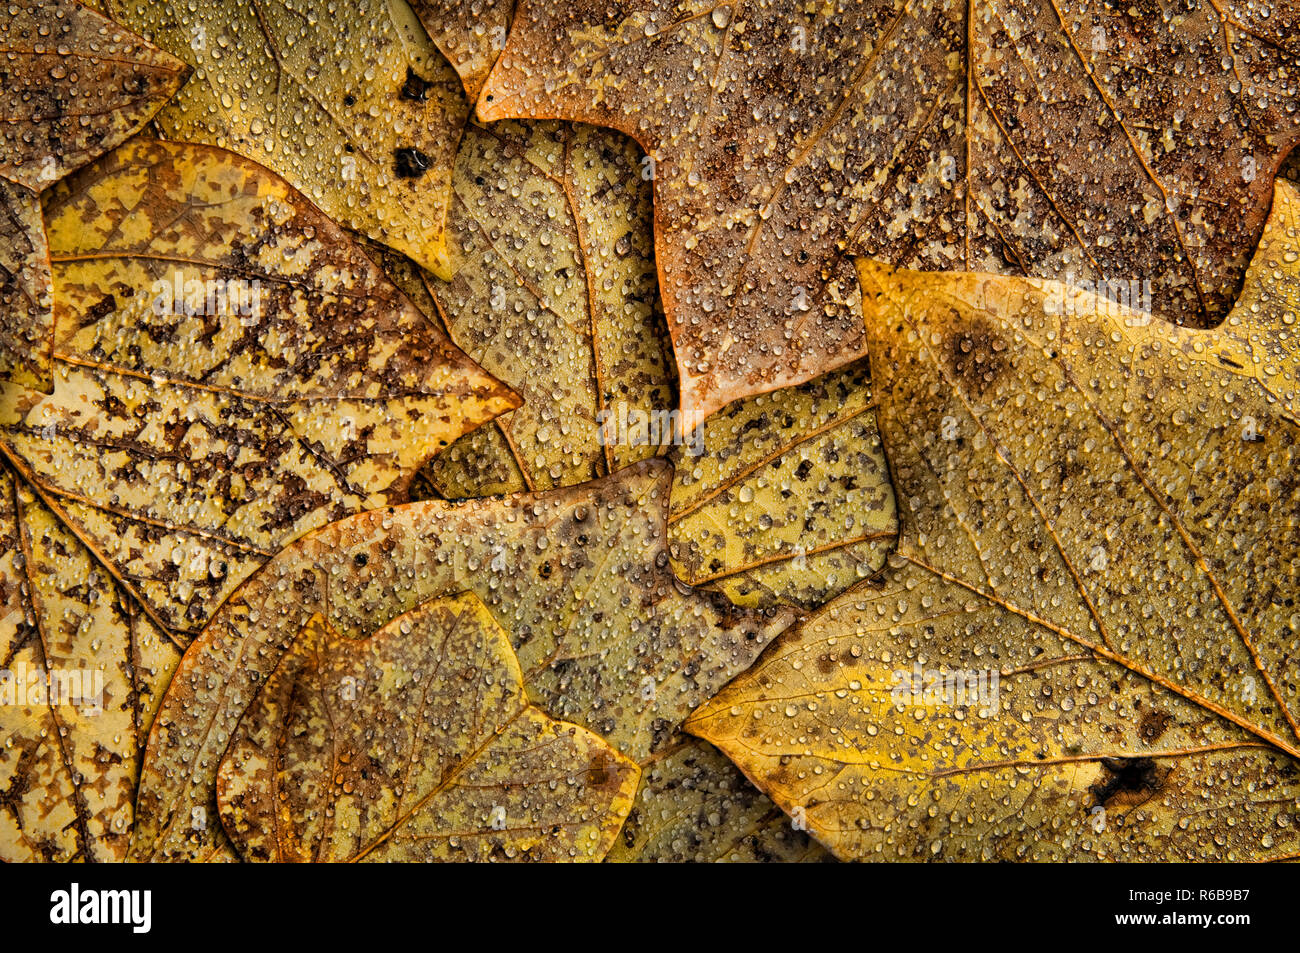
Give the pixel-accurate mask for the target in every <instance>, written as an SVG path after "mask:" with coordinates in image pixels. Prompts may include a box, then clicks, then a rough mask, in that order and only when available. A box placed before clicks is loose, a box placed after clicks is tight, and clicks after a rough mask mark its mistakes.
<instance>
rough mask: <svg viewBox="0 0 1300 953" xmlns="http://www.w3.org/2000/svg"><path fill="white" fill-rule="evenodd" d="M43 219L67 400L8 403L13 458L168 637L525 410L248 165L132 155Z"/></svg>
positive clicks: (67, 194) (143, 150) (119, 154)
mask: <svg viewBox="0 0 1300 953" xmlns="http://www.w3.org/2000/svg"><path fill="white" fill-rule="evenodd" d="M45 213H46V219H47V222H48V225H49V234H50V241H51V251H52V256H53V261H54V282H55V288H56V314H57V319H58V320H57V328H56V348H55V364H56V368H57V374H56V388H55V391H54V393H53V395H51V396H49V397H41V396H40V395H36V394H33V393H31V392H29V391H25V390H23V389H21V388H17V387H10V388H7V389H4V390H3V391H0V452H3V454H4V455H5V457H6V458H7V459H8V460H9V462H10V463H11V465H12V466H13V467H14V468H15V469H16V470H17V471H18V473H19V474H21V476H22V477H23V479H24V480H25V481H26V482H27V483H28V484H30V485H31V486H32V487H33V488H34V489H35V490H36V491H37V492H38V493H39V495H40V496H41V497H42V499H43V500H44V502H45V503H46V505H47V506H49V507H50V509H51V510H52V511H53V512H54V513H55V514H56V515H57V516H58V517H59V518H60V519H61V520H63V521H64V522H65V523H67V525H68V526H69V528H70V529H72V531H73V532H74V533H75V534H76V535H77V536H78V537H79V538H80V539H81V540H82V541H83V542H84V543H85V544H86V545H87V546H89V547H90V548H91V550H92V551H93V552H94V553H95V554H96V556H97V558H98V559H99V560H100V562H101V563H102V564H103V565H104V566H105V567H106V568H107V569H108V571H109V572H111V573H112V575H113V576H114V577H115V578H116V579H117V580H118V581H119V582H121V583H122V584H123V585H124V586H125V587H126V588H127V590H128V591H129V592H131V593H133V594H134V595H136V596H137V597H138V598H139V600H140V601H141V603H142V604H143V605H144V606H145V607H146V609H147V610H148V611H149V612H150V613H151V614H152V616H153V617H154V619H155V620H156V621H157V622H158V623H159V624H160V625H163V626H165V627H168V628H171V629H173V630H176V631H178V632H185V631H191V632H193V631H197V630H198V629H200V628H201V627H202V626H203V624H204V623H205V622H206V621H207V619H208V617H209V616H210V615H211V613H212V611H213V610H214V609H215V608H216V606H217V605H218V604H219V603H220V602H221V600H222V599H224V598H225V596H226V595H227V594H229V593H230V592H231V591H232V590H233V589H234V588H235V587H236V586H237V585H238V584H239V583H240V582H241V581H242V580H243V579H244V578H246V577H247V576H248V575H249V574H250V573H251V572H252V571H253V570H254V569H255V568H256V567H257V566H259V565H261V563H262V562H264V561H265V560H266V559H267V558H268V557H270V556H271V555H272V554H274V553H275V552H277V551H278V550H279V549H280V548H281V547H282V546H283V545H284V544H285V543H286V542H288V541H289V540H290V539H293V538H295V537H296V536H298V535H301V534H302V533H304V532H306V531H308V530H311V529H314V528H316V527H318V526H321V525H323V524H325V523H327V522H329V521H330V520H332V519H338V518H340V517H342V516H345V515H348V514H349V513H353V512H356V511H359V510H362V509H367V508H370V507H374V506H381V505H384V504H385V503H388V502H392V501H394V500H396V499H401V494H402V493H403V492H404V488H405V483H406V481H408V480H409V479H410V477H411V475H412V474H414V473H415V471H416V470H417V469H418V468H419V467H420V466H422V465H423V464H424V463H425V462H426V461H427V459H428V458H429V457H430V456H431V455H432V454H434V453H437V452H438V451H439V450H441V449H443V448H445V447H446V446H447V445H448V444H450V443H451V442H452V441H453V440H455V439H456V438H457V437H459V436H460V435H461V434H463V433H465V432H466V431H467V430H469V429H471V428H473V427H475V426H477V425H479V424H480V423H482V422H484V421H486V420H489V419H491V418H492V417H493V416H494V415H495V414H497V413H500V412H502V411H504V410H508V409H510V408H511V407H514V406H516V405H517V399H516V398H515V397H514V395H513V394H511V393H510V391H508V390H507V389H506V388H504V387H503V386H502V385H501V384H500V383H499V382H497V381H496V380H494V379H493V378H492V377H490V376H489V375H487V374H485V373H484V372H483V371H482V370H481V369H480V368H478V367H477V366H476V365H475V364H474V363H473V362H472V361H470V360H469V359H468V358H466V357H465V355H464V354H462V353H461V352H460V351H458V350H457V349H456V348H455V347H454V346H452V345H451V344H450V343H449V342H448V341H447V340H446V338H445V337H443V335H442V334H441V333H440V332H438V331H437V329H436V328H433V327H431V326H430V325H429V324H428V323H427V322H426V321H425V319H424V317H423V316H422V315H421V314H420V313H419V312H418V311H417V310H416V309H415V308H414V307H413V306H412V305H411V304H410V303H409V302H408V301H407V300H406V299H405V298H404V297H403V296H402V295H401V294H400V292H398V291H397V289H395V288H394V287H393V286H392V285H391V284H389V283H388V282H387V281H385V280H384V278H383V275H382V273H381V272H380V271H379V270H378V269H377V268H376V267H375V266H374V265H373V264H372V263H371V262H370V260H369V259H368V258H367V257H366V256H365V255H364V254H363V253H362V252H361V250H360V249H359V248H358V247H357V246H355V245H354V244H353V243H352V242H351V241H350V239H349V238H348V237H347V235H346V234H345V233H344V232H342V230H341V229H339V228H338V226H336V225H334V224H333V223H332V222H330V221H329V220H328V219H327V218H325V216H323V215H322V214H321V213H320V212H319V211H318V210H316V209H315V208H314V207H313V206H312V205H310V204H309V203H308V202H306V200H305V199H303V197H302V196H301V195H299V194H298V193H297V192H295V191H294V190H293V189H292V188H290V187H289V186H288V185H287V184H286V183H284V182H283V181H281V180H280V179H278V178H276V177H275V176H273V175H271V174H270V173H268V172H267V171H266V170H264V169H262V168H261V167H260V166H257V165H255V164H254V163H251V162H249V161H248V160H246V159H242V158H240V157H238V156H235V155H233V154H231V153H228V152H223V151H221V150H217V149H212V148H210V147H206V146H186V145H178V144H169V143H157V142H146V141H135V142H132V143H129V144H127V145H126V146H123V147H122V148H120V149H119V150H117V151H116V152H114V153H113V154H111V155H110V156H108V157H106V158H105V159H103V160H101V161H100V162H98V163H96V164H95V165H94V166H92V167H90V168H88V169H86V170H83V171H82V172H81V173H79V174H78V175H77V176H76V177H75V178H73V179H71V180H69V182H68V183H65V184H63V185H60V186H59V187H57V188H56V189H54V190H52V191H51V192H50V193H49V194H48V195H47V198H46V205H45Z"/></svg>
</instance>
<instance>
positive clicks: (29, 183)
mask: <svg viewBox="0 0 1300 953" xmlns="http://www.w3.org/2000/svg"><path fill="white" fill-rule="evenodd" d="M0 47H3V48H4V51H5V60H4V66H3V68H0V88H2V89H3V92H0V120H2V121H0V129H2V130H3V131H2V132H0V224H2V225H3V228H0V236H3V237H0V378H4V379H7V380H10V381H15V382H17V383H20V384H23V385H25V386H28V387H35V388H39V389H41V390H43V391H45V392H47V393H48V392H49V390H50V389H51V387H52V386H53V379H52V377H51V368H50V348H51V344H52V340H53V329H54V316H53V312H52V311H51V307H52V305H51V300H52V299H51V291H50V261H49V250H48V248H47V245H46V240H45V232H44V226H43V225H42V223H41V208H40V200H39V198H38V197H37V196H38V195H39V193H40V192H41V191H42V190H44V189H45V188H47V187H49V186H50V185H53V184H54V183H55V182H57V181H58V180H59V179H61V178H63V177H64V176H66V175H67V174H68V173H70V172H72V171H73V170H75V169H78V168H80V167H81V166H83V165H85V164H86V163H87V162H90V161H91V160H92V159H94V158H96V157H98V156H100V155H103V154H104V153H105V152H107V151H108V150H109V149H112V148H113V147H114V146H116V145H117V144H118V143H120V142H122V141H123V140H125V139H126V138H127V137H128V136H130V135H131V134H132V133H134V132H136V131H137V130H138V129H139V128H140V127H141V126H143V125H144V124H145V123H146V122H148V121H149V117H150V116H152V115H153V114H154V113H155V112H156V111H157V110H158V108H159V107H161V106H162V104H163V103H164V102H166V101H167V100H168V99H169V98H170V97H171V96H172V95H173V94H174V93H175V92H176V90H177V89H179V88H180V86H181V84H182V83H184V82H185V77H186V75H187V72H188V71H187V70H186V68H185V66H184V64H183V63H181V62H180V61H179V60H176V59H174V58H173V57H171V56H169V55H167V54H166V53H163V52H162V51H161V50H158V49H156V48H155V47H153V46H151V45H150V44H148V43H146V42H145V41H144V40H142V39H140V37H138V36H135V35H134V34H132V33H130V32H128V31H127V30H124V29H122V28H121V27H119V26H118V25H117V24H115V23H113V22H111V21H109V20H107V19H105V18H104V17H102V16H100V15H99V14H98V13H95V12H94V11H92V10H89V9H87V8H86V7H83V6H82V5H80V4H78V3H75V2H73V0H40V2H39V3H37V2H31V0H24V2H21V3H18V2H16V3H13V4H10V5H9V6H8V8H7V9H6V11H5V12H4V13H3V14H0Z"/></svg>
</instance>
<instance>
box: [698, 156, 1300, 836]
mask: <svg viewBox="0 0 1300 953" xmlns="http://www.w3.org/2000/svg"><path fill="white" fill-rule="evenodd" d="M859 267H860V274H861V278H862V282H863V298H864V301H866V302H867V303H868V304H867V309H868V316H869V318H868V323H867V331H868V336H869V338H870V341H871V354H872V364H873V368H874V371H875V374H876V377H877V380H878V382H879V386H880V388H881V390H880V393H881V394H882V395H883V401H882V407H881V414H880V420H881V430H882V434H883V436H884V442H885V447H886V450H887V453H888V456H889V459H890V464H891V468H892V471H893V472H894V474H895V475H896V478H897V488H898V495H899V500H900V501H901V504H900V515H901V518H902V523H903V527H902V536H901V539H900V544H899V558H898V560H897V565H896V566H895V567H894V568H893V569H891V571H890V572H889V573H887V574H886V576H885V578H884V579H883V580H882V581H881V582H880V583H879V585H878V587H877V588H874V589H870V588H860V589H858V590H856V591H854V592H851V593H848V594H846V595H844V596H843V597H841V598H840V599H838V600H836V601H835V602H833V603H832V604H830V605H829V606H827V607H826V608H825V609H823V610H822V611H821V612H820V613H819V614H818V615H817V616H815V617H814V618H813V619H812V620H811V621H809V622H808V623H807V624H806V625H804V626H803V627H801V628H800V629H799V630H798V631H797V632H793V633H791V634H790V635H788V636H787V637H784V638H783V639H782V640H781V641H780V642H779V643H778V644H777V645H775V646H773V648H772V649H771V650H770V651H769V652H768V653H767V654H766V655H765V656H764V658H763V659H761V660H760V662H759V663H758V664H757V665H756V666H755V667H754V668H753V669H752V670H751V671H749V672H747V673H746V674H745V675H744V676H742V677H741V678H740V679H738V680H737V681H736V682H734V683H733V684H732V685H730V686H728V688H727V689H725V690H724V691H723V692H722V693H721V694H719V695H718V697H716V698H715V699H713V700H712V701H710V702H709V703H708V704H707V705H706V706H704V708H703V709H702V710H701V711H699V712H698V713H697V714H696V715H695V716H693V718H692V719H691V721H690V722H689V725H688V728H689V730H691V731H692V732H694V733H696V734H699V735H701V736H702V737H704V738H707V739H708V740H710V741H712V742H713V743H714V744H716V745H718V746H719V747H720V748H722V749H723V750H724V751H725V752H726V753H727V754H728V755H729V756H730V757H731V758H732V759H733V760H734V761H736V763H737V764H738V765H739V766H740V767H741V768H742V769H743V770H744V771H745V773H746V774H747V775H748V776H749V777H750V778H752V779H754V780H755V782H756V783H757V784H758V785H759V786H760V787H761V788H762V789H763V790H764V791H766V792H767V793H768V794H770V795H771V796H772V798H773V799H774V800H775V801H776V802H777V803H778V804H780V805H781V806H782V807H783V808H785V809H786V810H787V811H790V812H792V813H793V812H794V811H796V810H798V811H799V812H801V813H802V815H803V816H804V817H805V818H806V820H807V823H808V826H809V829H810V830H811V831H812V832H813V833H814V834H815V836H817V837H818V838H819V839H821V840H822V841H823V842H824V843H825V844H826V845H827V846H828V847H830V848H831V849H832V850H833V851H835V852H836V853H837V854H838V855H839V856H841V857H859V858H881V859H887V858H900V857H901V858H917V859H921V858H941V859H953V858H969V859H992V858H1018V859H1019V858H1033V859H1088V858H1107V859H1130V860H1197V859H1218V860H1230V859H1268V858H1272V857H1281V856H1294V855H1295V854H1296V852H1297V850H1300V773H1298V771H1297V769H1298V768H1300V737H1298V734H1297V727H1296V712H1297V710H1298V709H1300V680H1297V678H1296V674H1295V664H1294V660H1295V658H1296V655H1297V652H1298V651H1300V614H1297V611H1296V607H1295V605H1294V595H1295V593H1296V592H1297V591H1300V520H1297V519H1296V518H1295V515H1294V514H1295V513H1296V512H1297V511H1300V476H1298V473H1300V441H1298V440H1297V436H1298V428H1300V414H1297V410H1298V409H1300V408H1298V406H1297V398H1298V397H1300V391H1298V390H1297V384H1296V374H1297V363H1298V361H1297V356H1298V352H1300V349H1298V347H1297V340H1296V335H1295V331H1294V326H1295V315H1296V312H1297V309H1298V308H1300V193H1298V192H1297V191H1296V190H1295V188H1294V187H1292V186H1291V185H1289V184H1287V183H1285V182H1279V183H1277V187H1276V190H1275V193H1274V201H1273V210H1272V213H1271V217H1270V219H1269V222H1268V224H1267V226H1266V228H1265V232H1264V236H1263V238H1262V239H1261V241H1260V245H1259V248H1258V250H1257V252H1256V254H1255V257H1254V260H1253V262H1252V264H1251V266H1250V269H1249V271H1248V273H1247V277H1246V284H1245V287H1244V288H1243V290H1242V293H1241V296H1240V299H1239V301H1238V302H1237V305H1236V307H1235V308H1234V310H1233V311H1232V313H1231V314H1230V315H1229V316H1228V318H1227V320H1226V321H1225V323H1224V324H1223V325H1222V326H1221V327H1220V328H1218V329H1216V330H1213V331H1191V330H1184V329H1179V328H1175V327H1172V326H1170V325H1167V324H1164V323H1163V322H1160V321H1155V320H1152V319H1151V318H1150V316H1149V315H1144V314H1141V313H1138V312H1133V311H1130V310H1127V309H1124V308H1122V307H1120V306H1118V305H1115V304H1113V303H1111V302H1109V301H1107V300H1106V299H1103V298H1099V297H1096V296H1094V295H1091V294H1088V293H1085V292H1083V291H1080V290H1078V289H1074V288H1069V287H1066V286H1064V285H1061V284H1057V283H1054V282H1046V281H1025V280H1019V279H1009V278H996V277H991V276H987V275H975V274H966V275H922V274H918V273H909V272H891V271H890V270H889V269H887V268H885V267H883V266H880V265H876V264H874V263H871V262H862V263H860V266H859Z"/></svg>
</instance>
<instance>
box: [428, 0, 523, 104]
mask: <svg viewBox="0 0 1300 953" xmlns="http://www.w3.org/2000/svg"><path fill="white" fill-rule="evenodd" d="M411 6H412V8H414V10H415V12H416V14H417V15H418V16H419V17H420V21H421V22H422V23H423V24H424V26H425V28H426V29H427V30H428V31H429V36H430V37H432V38H433V42H434V43H436V44H438V49H440V50H442V53H443V55H444V56H446V57H447V59H448V60H449V61H450V62H451V65H452V66H454V67H455V68H456V72H457V73H459V74H460V78H461V81H462V82H463V83H464V84H465V92H466V94H467V95H468V96H469V100H470V102H475V101H476V100H477V99H478V94H479V91H480V90H482V88H483V81H484V80H486V79H487V75H488V71H489V70H491V69H492V64H493V63H495V62H496V60H497V56H499V55H500V53H501V50H502V49H503V48H504V47H505V45H506V34H507V33H508V32H509V29H510V17H511V14H512V13H513V12H514V8H515V0H411Z"/></svg>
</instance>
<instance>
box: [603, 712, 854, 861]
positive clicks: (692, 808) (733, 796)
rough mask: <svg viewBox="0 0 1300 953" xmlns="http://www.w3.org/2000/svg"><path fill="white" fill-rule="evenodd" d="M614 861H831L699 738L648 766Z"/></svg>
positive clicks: (612, 857)
mask: <svg viewBox="0 0 1300 953" xmlns="http://www.w3.org/2000/svg"><path fill="white" fill-rule="evenodd" d="M605 859H606V861H608V862H610V863H620V864H630V863H658V864H685V863H821V862H824V861H830V860H833V859H834V858H832V857H831V855H830V854H828V853H827V852H826V851H825V850H824V849H823V848H822V847H821V846H820V845H819V844H818V843H817V842H816V841H814V840H812V838H810V837H809V836H808V835H807V834H806V833H804V832H803V831H799V830H795V829H794V828H792V827H791V826H790V819H789V818H788V817H786V816H785V813H784V812H782V810H781V809H780V808H779V807H777V806H776V805H775V804H773V803H772V802H771V801H770V800H768V798H767V796H766V795H764V794H763V793H762V792H761V791H759V790H757V789H756V788H755V787H754V786H753V785H752V784H750V783H749V782H748V781H747V780H745V777H744V775H742V774H741V773H740V772H739V771H738V770H737V769H736V767H735V765H733V764H732V763H731V762H730V761H728V760H727V759H726V758H725V757H724V756H723V755H722V754H720V753H719V752H718V751H717V749H715V748H713V747H711V746H709V745H706V744H704V743H703V742H701V741H697V740H695V739H693V738H683V739H681V742H680V743H679V744H678V745H676V746H675V747H673V748H670V749H667V750H666V751H664V752H663V753H662V754H659V755H655V756H652V757H651V758H649V759H648V760H647V762H646V763H645V764H644V765H642V768H641V786H640V788H639V790H638V791H637V794H636V802H635V807H633V808H632V811H631V813H630V814H629V815H628V818H627V822H626V823H625V824H624V825H623V830H622V832H621V833H620V835H619V838H618V840H617V841H616V842H615V844H614V848H613V849H612V850H611V851H610V852H609V854H608V856H607V857H606V858H605Z"/></svg>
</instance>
